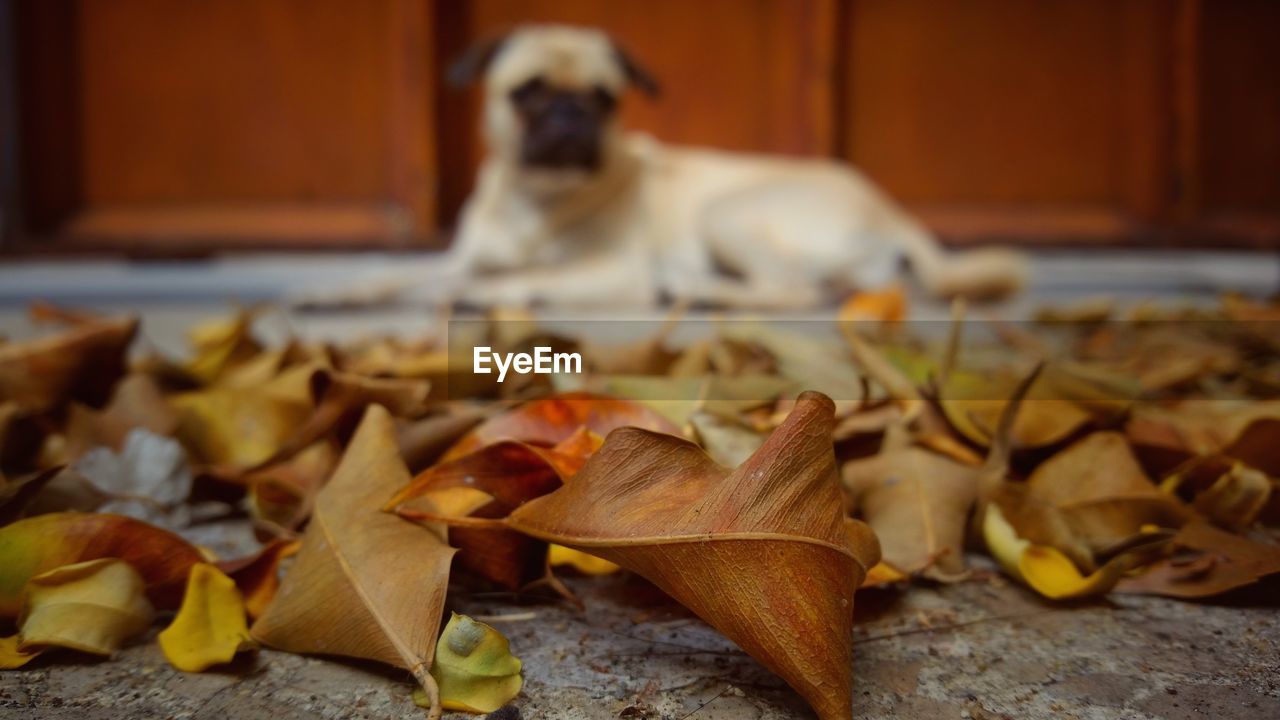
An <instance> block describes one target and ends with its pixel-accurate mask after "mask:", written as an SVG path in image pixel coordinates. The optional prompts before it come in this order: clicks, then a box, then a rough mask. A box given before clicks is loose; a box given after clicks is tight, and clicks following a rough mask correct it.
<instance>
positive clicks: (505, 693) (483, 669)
mask: <svg viewBox="0 0 1280 720" xmlns="http://www.w3.org/2000/svg"><path fill="white" fill-rule="evenodd" d="M431 676H432V677H434V678H435V679H436V683H437V684H438V685H439V686H440V704H441V705H442V706H443V707H444V709H446V710H461V711H463V712H473V713H489V712H493V711H494V710H497V709H498V708H500V707H502V706H503V705H506V704H507V703H508V702H510V701H511V699H512V698H514V697H515V696H516V695H518V694H520V687H521V685H523V683H524V681H523V680H522V679H521V678H520V659H519V658H517V657H515V656H514V655H512V654H511V649H510V647H509V646H508V644H507V639H506V638H505V637H503V636H502V633H500V632H498V631H497V630H494V629H493V628H491V627H489V626H488V625H485V624H484V623H481V622H476V621H475V620H472V619H471V618H469V617H467V616H466V615H459V614H457V613H454V614H453V617H451V618H449V624H448V625H446V626H445V628H444V632H442V633H441V634H440V640H439V642H437V643H436V659H435V664H433V665H432V666H431ZM413 700H414V702H416V703H417V704H418V705H420V706H423V707H428V706H430V702H429V701H428V698H427V694H426V693H425V692H423V691H422V690H421V689H419V690H417V691H415V692H414V695H413Z"/></svg>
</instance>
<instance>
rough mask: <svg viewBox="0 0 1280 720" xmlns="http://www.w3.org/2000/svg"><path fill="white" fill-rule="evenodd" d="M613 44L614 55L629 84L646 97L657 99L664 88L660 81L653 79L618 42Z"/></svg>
mask: <svg viewBox="0 0 1280 720" xmlns="http://www.w3.org/2000/svg"><path fill="white" fill-rule="evenodd" d="M612 42H613V54H614V56H615V57H616V58H617V59H618V64H619V65H621V66H622V72H623V73H624V74H625V75H626V76H627V82H629V83H631V84H632V85H633V86H634V87H635V88H636V89H637V90H639V91H640V92H642V93H644V94H645V95H648V96H649V97H657V96H658V95H659V93H661V92H662V88H661V87H659V85H658V81H657V79H656V78H654V77H653V74H652V73H650V72H649V71H648V70H646V69H645V68H644V66H642V65H640V63H638V62H636V61H635V59H634V58H632V57H631V55H630V54H629V53H628V52H627V51H626V50H624V49H623V48H622V46H621V45H619V44H618V42H617V41H616V40H614V41H612Z"/></svg>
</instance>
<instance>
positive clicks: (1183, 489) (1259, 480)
mask: <svg viewBox="0 0 1280 720" xmlns="http://www.w3.org/2000/svg"><path fill="white" fill-rule="evenodd" d="M1271 485H1272V481H1271V478H1268V477H1267V476H1266V475H1265V474H1264V473H1262V472H1260V471H1258V470H1255V469H1253V468H1251V467H1247V466H1246V465H1245V464H1244V463H1242V462H1239V461H1235V460H1232V459H1230V458H1228V457H1224V456H1220V455H1215V456H1210V457H1204V458H1198V459H1196V460H1193V461H1191V462H1190V463H1188V464H1186V465H1184V466H1183V467H1182V468H1180V469H1179V470H1178V472H1176V473H1174V474H1173V475H1171V476H1169V477H1168V478H1165V480H1164V481H1163V482H1162V483H1160V488H1161V489H1162V490H1165V491H1166V492H1173V493H1178V494H1179V495H1180V496H1181V497H1184V498H1188V499H1190V500H1191V507H1193V508H1195V510H1196V511H1197V512H1199V513H1200V514H1201V515H1204V516H1205V517H1207V518H1209V519H1210V520H1212V521H1213V522H1214V523H1216V524H1217V525H1219V526H1221V527H1224V528H1226V529H1228V530H1235V531H1241V530H1244V529H1245V528H1247V527H1249V526H1250V525H1252V524H1253V523H1254V521H1256V520H1257V519H1258V518H1259V516H1261V515H1262V513H1263V511H1264V510H1265V509H1266V508H1267V504H1268V503H1269V502H1270V501H1271V495H1272V489H1271Z"/></svg>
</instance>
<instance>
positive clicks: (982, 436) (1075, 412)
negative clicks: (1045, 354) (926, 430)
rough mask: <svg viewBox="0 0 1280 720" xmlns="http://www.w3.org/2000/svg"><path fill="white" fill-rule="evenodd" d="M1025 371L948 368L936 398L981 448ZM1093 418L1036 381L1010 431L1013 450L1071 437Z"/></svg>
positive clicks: (953, 423)
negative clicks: (988, 371)
mask: <svg viewBox="0 0 1280 720" xmlns="http://www.w3.org/2000/svg"><path fill="white" fill-rule="evenodd" d="M1022 377H1023V375H1014V374H997V375H992V374H978V373H974V372H961V371H958V370H956V371H952V372H951V373H950V375H949V376H948V378H947V384H946V385H945V386H943V387H942V388H941V389H940V390H939V402H940V404H941V407H942V410H943V413H944V414H945V415H946V418H947V420H948V422H950V423H951V426H952V427H954V428H955V430H956V432H958V433H960V434H961V435H963V436H964V437H965V438H966V439H967V440H969V441H970V442H973V443H975V444H977V445H980V446H987V445H989V444H990V443H991V438H992V437H993V436H994V434H995V430H996V425H997V423H998V422H999V419H1000V416H1001V414H1002V413H1003V412H1004V409H1005V407H1007V406H1008V404H1009V402H1010V398H1012V397H1013V393H1014V388H1016V387H1017V385H1018V383H1019V381H1020V380H1021V379H1022ZM1092 419H1093V416H1092V415H1091V414H1090V413H1089V411H1088V410H1086V409H1085V408H1084V407H1082V406H1081V405H1080V404H1079V403H1077V402H1075V401H1073V400H1069V399H1064V398H1063V396H1062V394H1061V393H1059V392H1058V391H1057V390H1055V389H1054V388H1053V387H1051V386H1050V385H1048V384H1047V383H1045V382H1044V380H1043V379H1040V380H1039V381H1038V382H1035V383H1034V384H1033V385H1032V386H1031V388H1030V390H1029V391H1028V392H1027V396H1026V401H1025V402H1023V404H1022V407H1021V410H1020V411H1019V412H1018V415H1017V418H1016V420H1015V421H1014V424H1013V428H1012V430H1011V435H1010V441H1011V442H1012V447H1013V448H1014V449H1019V448H1034V447H1042V446H1045V445H1052V444H1055V443H1058V442H1061V441H1063V440H1066V439H1067V438H1069V437H1071V436H1072V435H1073V434H1075V433H1076V432H1077V431H1079V430H1081V429H1082V428H1083V427H1084V426H1085V425H1087V424H1088V423H1089V422H1090V421H1091V420H1092Z"/></svg>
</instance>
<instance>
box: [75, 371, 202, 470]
mask: <svg viewBox="0 0 1280 720" xmlns="http://www.w3.org/2000/svg"><path fill="white" fill-rule="evenodd" d="M177 425H178V418H177V415H176V414H175V413H174V411H173V408H171V407H170V406H169V403H168V402H167V401H166V400H165V398H164V395H163V394H161V392H160V388H159V387H157V386H156V384H155V381H154V380H152V379H151V377H149V376H147V375H142V374H138V373H134V374H131V375H128V376H126V377H125V378H124V379H123V380H121V381H120V383H119V384H117V385H116V387H115V390H114V391H113V392H112V394H111V401H110V402H109V403H108V404H107V406H106V407H105V408H103V409H102V410H101V411H99V410H94V409H93V408H89V407H85V406H83V405H79V404H72V405H71V408H70V410H69V411H68V417H67V429H66V433H65V434H66V438H67V447H66V456H67V457H66V459H67V460H75V459H77V458H79V457H80V456H82V455H84V454H85V453H86V452H88V451H89V450H91V449H93V448H95V447H107V448H110V449H113V450H121V449H123V448H124V442H125V439H126V438H127V437H128V435H129V433H130V432H131V431H132V430H135V429H139V428H140V429H144V430H148V431H150V432H151V433H153V434H155V435H165V436H167V435H172V434H173V433H174V431H175V429H176V428H177Z"/></svg>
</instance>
